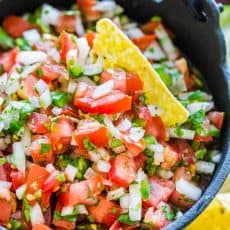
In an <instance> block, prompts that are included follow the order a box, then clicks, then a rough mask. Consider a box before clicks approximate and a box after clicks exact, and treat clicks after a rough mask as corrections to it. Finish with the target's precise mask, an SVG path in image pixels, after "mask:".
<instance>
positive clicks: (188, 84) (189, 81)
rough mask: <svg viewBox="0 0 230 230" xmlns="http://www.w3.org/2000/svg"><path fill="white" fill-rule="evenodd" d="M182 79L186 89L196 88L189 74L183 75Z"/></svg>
mask: <svg viewBox="0 0 230 230" xmlns="http://www.w3.org/2000/svg"><path fill="white" fill-rule="evenodd" d="M184 81H185V85H186V88H187V90H188V91H191V90H194V89H195V88H196V82H195V81H194V79H193V78H192V77H191V76H190V75H189V74H185V75H184Z"/></svg>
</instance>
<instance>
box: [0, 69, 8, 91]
mask: <svg viewBox="0 0 230 230" xmlns="http://www.w3.org/2000/svg"><path fill="white" fill-rule="evenodd" d="M7 80H8V77H7V73H4V74H2V75H1V76H0V92H5V89H6V83H7Z"/></svg>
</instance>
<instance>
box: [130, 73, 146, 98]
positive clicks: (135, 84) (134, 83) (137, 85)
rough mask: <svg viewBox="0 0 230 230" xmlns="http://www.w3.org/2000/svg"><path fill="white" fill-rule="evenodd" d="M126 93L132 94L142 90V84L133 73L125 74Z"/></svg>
mask: <svg viewBox="0 0 230 230" xmlns="http://www.w3.org/2000/svg"><path fill="white" fill-rule="evenodd" d="M126 78H127V93H128V94H134V92H135V91H139V90H143V86H144V83H143V81H142V80H141V79H140V77H139V76H138V75H137V74H135V73H127V74H126Z"/></svg>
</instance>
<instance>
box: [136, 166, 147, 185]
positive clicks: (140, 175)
mask: <svg viewBox="0 0 230 230" xmlns="http://www.w3.org/2000/svg"><path fill="white" fill-rule="evenodd" d="M146 178H147V175H146V174H145V172H144V171H143V170H142V169H141V168H140V169H138V171H137V176H136V181H137V182H141V181H143V180H145V179H146Z"/></svg>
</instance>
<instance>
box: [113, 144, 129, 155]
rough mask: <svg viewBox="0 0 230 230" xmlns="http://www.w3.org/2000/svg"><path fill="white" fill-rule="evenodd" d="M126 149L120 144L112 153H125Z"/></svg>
mask: <svg viewBox="0 0 230 230" xmlns="http://www.w3.org/2000/svg"><path fill="white" fill-rule="evenodd" d="M125 150H126V147H125V146H124V145H123V144H122V145H120V146H117V147H116V148H113V151H114V152H115V153H117V154H119V153H123V152H125Z"/></svg>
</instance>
